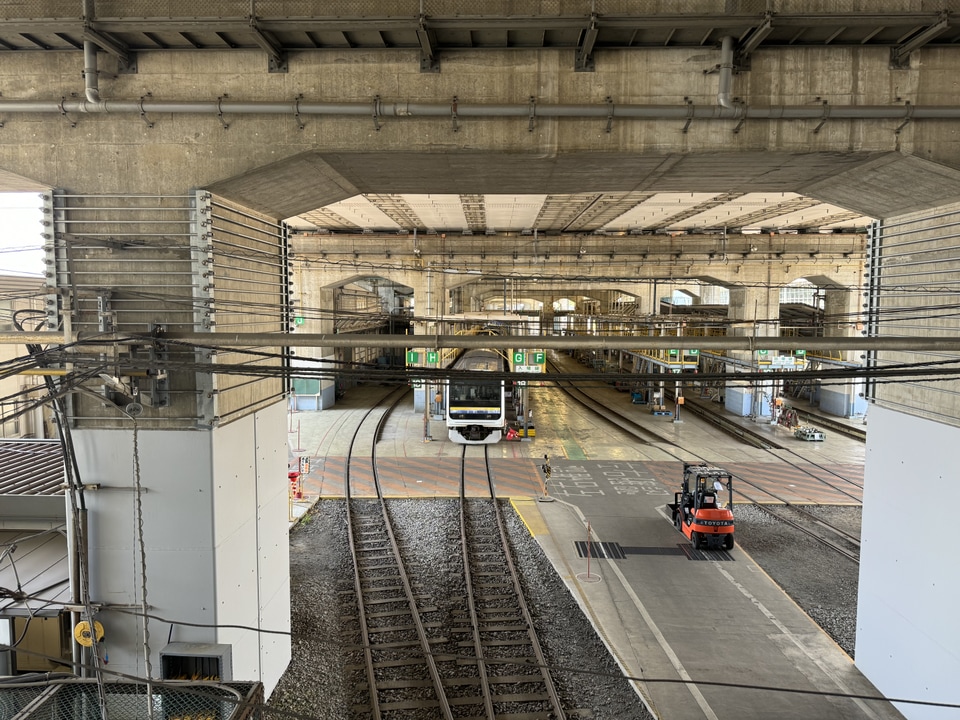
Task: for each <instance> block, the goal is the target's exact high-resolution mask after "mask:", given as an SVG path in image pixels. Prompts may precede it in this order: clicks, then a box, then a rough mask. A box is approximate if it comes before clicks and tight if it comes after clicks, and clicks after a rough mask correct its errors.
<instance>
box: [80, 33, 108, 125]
mask: <svg viewBox="0 0 960 720" xmlns="http://www.w3.org/2000/svg"><path fill="white" fill-rule="evenodd" d="M83 89H84V92H85V94H86V96H87V102H88V103H94V104H96V105H100V104H101V101H100V79H99V74H98V70H97V46H96V45H95V44H94V43H93V42H91V41H90V40H84V41H83ZM87 112H89V111H87ZM101 112H103V111H101Z"/></svg>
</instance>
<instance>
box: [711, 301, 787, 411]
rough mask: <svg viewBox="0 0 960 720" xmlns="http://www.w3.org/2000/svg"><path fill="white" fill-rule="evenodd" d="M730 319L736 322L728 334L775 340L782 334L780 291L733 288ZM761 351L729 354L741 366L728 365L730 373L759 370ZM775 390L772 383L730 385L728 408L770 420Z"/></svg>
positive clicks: (737, 383)
mask: <svg viewBox="0 0 960 720" xmlns="http://www.w3.org/2000/svg"><path fill="white" fill-rule="evenodd" d="M727 317H728V318H730V319H731V320H733V321H735V322H736V324H734V325H732V326H731V327H730V328H729V330H728V332H729V333H730V334H731V335H737V336H750V335H753V336H756V337H776V336H778V335H779V334H780V290H779V288H767V287H735V288H731V289H730V305H729V307H728V308H727ZM757 350H758V352H756V353H749V352H729V353H728V356H729V357H730V358H732V359H734V360H737V361H739V362H738V363H731V364H728V366H727V371H728V372H736V371H737V370H744V369H749V368H751V367H754V368H759V367H761V365H760V364H759V363H761V362H762V360H763V359H764V356H763V354H762V353H760V352H759V351H762V350H764V348H762V347H758V348H757ZM775 393H776V389H775V387H774V384H773V382H772V381H771V382H765V381H764V382H750V383H748V382H739V381H731V382H728V383H727V387H726V391H725V394H724V397H725V407H726V409H727V410H729V411H730V412H733V413H736V414H737V415H743V416H751V417H756V418H757V419H768V418H770V417H771V416H772V412H773V410H772V407H773V401H774V399H775V398H774V394H775Z"/></svg>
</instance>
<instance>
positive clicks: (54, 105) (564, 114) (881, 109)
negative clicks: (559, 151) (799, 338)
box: [0, 77, 960, 120]
mask: <svg viewBox="0 0 960 720" xmlns="http://www.w3.org/2000/svg"><path fill="white" fill-rule="evenodd" d="M88 82H89V77H88ZM827 111H829V117H830V119H831V120H844V119H847V120H884V119H889V120H922V119H943V120H948V119H957V118H960V105H916V106H914V105H909V104H908V105H829V106H823V105H756V106H752V105H745V104H741V103H737V104H733V106H732V107H723V106H720V105H686V104H684V105H616V104H609V103H602V104H595V105H571V104H553V105H551V104H540V103H536V104H514V105H509V104H489V105H485V104H469V103H463V102H458V103H457V104H456V108H455V109H454V108H453V107H452V106H451V105H450V104H449V103H424V102H407V101H397V102H382V101H380V100H375V101H372V102H304V101H249V102H245V101H237V100H228V99H218V100H185V101H175V100H171V101H161V100H157V99H154V98H143V99H138V100H100V101H94V102H90V101H85V100H76V99H73V100H71V99H62V100H60V99H58V100H10V99H8V98H5V97H3V98H0V112H3V113H5V114H13V113H40V114H42V113H48V114H56V115H61V114H63V113H65V112H75V113H87V114H111V115H123V114H130V115H137V116H140V115H141V114H142V113H158V114H173V115H179V114H184V115H204V114H210V115H220V114H223V113H228V114H232V115H290V116H291V117H295V116H297V115H330V116H336V115H339V116H348V117H364V118H370V117H377V118H389V117H395V118H418V117H420V118H428V117H430V118H449V117H451V116H452V115H453V114H454V113H455V114H456V117H458V118H465V117H477V118H524V119H530V117H531V114H533V116H535V117H541V118H598V119H600V118H602V119H607V118H623V119H636V120H686V119H688V118H693V119H697V120H734V119H740V118H748V119H753V120H821V119H824V116H825V112H827Z"/></svg>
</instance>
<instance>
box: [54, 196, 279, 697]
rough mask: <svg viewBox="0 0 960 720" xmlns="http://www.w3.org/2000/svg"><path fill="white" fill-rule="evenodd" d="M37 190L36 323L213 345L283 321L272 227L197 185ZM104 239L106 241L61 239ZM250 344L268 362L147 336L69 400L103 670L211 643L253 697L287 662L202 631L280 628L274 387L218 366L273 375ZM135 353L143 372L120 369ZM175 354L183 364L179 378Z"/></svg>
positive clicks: (270, 641) (275, 360)
mask: <svg viewBox="0 0 960 720" xmlns="http://www.w3.org/2000/svg"><path fill="white" fill-rule="evenodd" d="M130 192H131V193H133V192H134V189H133V188H131V189H130ZM51 197H52V217H53V221H54V225H55V230H56V235H55V237H54V238H53V241H52V242H51V243H50V244H49V246H48V248H47V262H48V263H49V266H50V267H51V268H53V269H55V270H56V272H54V273H51V275H50V281H49V283H50V285H51V288H52V289H55V290H56V295H55V296H54V297H56V298H59V302H60V304H59V305H58V304H57V303H56V302H54V303H51V305H50V306H49V310H48V321H49V322H50V323H51V326H53V327H57V326H59V327H67V326H69V327H71V328H72V329H73V331H75V332H84V331H89V330H91V329H94V330H95V329H97V328H100V329H102V330H104V331H111V330H117V331H121V332H123V331H126V332H149V331H150V330H151V329H152V328H154V327H164V328H167V329H170V330H174V331H176V330H181V329H183V330H189V331H194V332H207V333H209V338H210V340H209V343H207V344H209V345H210V346H211V347H215V346H216V344H217V342H216V334H217V332H218V330H219V331H222V332H231V331H232V330H236V329H240V328H242V330H243V331H247V332H280V331H285V330H287V329H288V327H289V324H290V323H291V322H293V318H292V317H291V315H290V312H289V311H290V304H289V301H288V292H289V289H290V288H289V283H290V277H289V274H288V265H287V250H286V235H285V229H284V228H283V227H282V226H280V225H278V223H276V221H274V220H272V219H271V218H268V217H265V216H263V215H262V214H259V213H256V212H254V211H251V210H248V209H246V208H242V207H239V206H237V205H235V204H232V203H229V202H227V201H226V200H223V199H222V198H218V197H216V196H214V195H212V194H210V193H206V192H203V191H200V192H196V193H190V192H186V191H184V192H180V193H173V194H171V195H168V196H156V195H154V196H149V195H147V196H144V195H136V194H130V195H122V194H111V195H92V194H90V195H85V194H82V193H81V192H77V191H70V192H63V193H60V192H56V193H52V195H51ZM94 211H95V213H96V214H94ZM91 218H96V222H91V220H90V219H91ZM106 235H110V236H117V237H118V241H117V242H116V243H113V242H111V243H102V244H100V243H87V244H86V245H85V246H84V247H83V248H77V246H76V244H73V245H68V243H71V242H73V241H74V239H75V238H76V237H79V236H92V237H97V236H106ZM158 237H163V238H164V243H163V244H162V247H159V246H157V247H159V249H157V250H153V249H151V248H153V247H154V246H156V238H158ZM130 248H136V249H137V251H136V252H132V251H131V249H130ZM68 252H69V253H70V255H69V258H68ZM131 288H132V289H131ZM251 297H252V298H256V300H255V301H253V302H251V301H250V298H251ZM263 306H266V307H271V308H272V311H271V312H270V313H269V314H268V313H262V312H261V311H260V310H259V308H261V307H263ZM185 308H186V309H185ZM258 350H259V351H262V352H264V353H267V354H268V355H269V357H268V356H258V357H257V358H256V359H254V360H251V357H250V356H249V355H245V354H243V353H242V351H239V350H237V351H232V350H231V351H226V350H223V351H217V350H211V349H200V350H196V351H194V350H193V349H191V348H183V347H179V346H174V345H168V344H165V343H162V342H153V341H150V340H145V341H144V342H143V343H141V345H139V346H137V347H135V348H134V347H133V346H132V345H130V346H124V347H117V349H116V350H115V352H114V355H113V356H112V357H111V358H110V359H109V360H110V362H111V365H110V367H111V372H112V373H114V374H116V375H117V376H118V379H119V382H114V383H110V384H104V383H98V382H87V383H85V385H86V389H87V391H88V392H86V393H83V394H78V395H76V396H73V397H72V398H71V400H72V402H71V403H70V405H69V414H70V418H69V419H70V427H71V428H72V433H73V439H74V447H75V451H76V461H77V467H78V469H79V482H80V483H81V484H83V485H86V487H87V489H85V490H84V491H83V497H82V501H83V504H84V505H85V507H86V510H87V521H88V522H87V527H88V531H87V543H86V545H87V547H88V560H87V563H88V564H87V570H88V572H87V576H88V578H89V589H90V600H91V601H92V603H93V604H94V605H103V606H104V609H102V610H100V611H99V613H98V614H97V616H96V620H97V621H99V622H100V623H102V624H103V625H104V627H105V628H106V633H107V637H108V638H109V653H110V666H109V667H110V669H111V670H114V671H118V672H121V673H128V674H130V675H134V676H139V677H144V676H147V675H150V676H151V677H153V678H160V677H161V672H162V668H161V664H160V652H161V651H162V650H163V649H164V647H165V646H166V645H167V642H168V640H169V641H171V642H186V643H214V644H222V645H225V646H227V649H228V650H229V653H230V656H231V663H232V672H231V674H230V678H224V679H232V680H259V681H262V682H263V683H264V685H265V688H266V692H267V694H268V695H269V693H270V692H271V691H272V690H273V688H274V686H275V685H276V684H277V682H278V681H279V679H280V677H281V675H282V673H283V672H284V670H285V669H286V666H287V663H288V662H289V659H290V652H291V650H290V638H289V636H284V635H276V634H271V635H266V634H261V633H258V632H256V631H250V630H238V629H227V628H221V629H218V628H217V627H216V626H226V625H234V626H241V625H242V626H248V627H252V628H257V627H265V628H270V629H272V630H280V631H284V630H289V628H290V587H289V572H288V567H289V541H288V537H287V527H288V505H287V503H288V496H287V494H288V485H289V483H288V481H287V477H286V471H287V461H288V454H289V450H288V444H287V417H286V410H287V406H286V398H285V392H284V385H283V381H282V380H280V379H267V380H255V381H251V380H250V378H249V377H241V376H239V375H234V374H230V373H229V372H226V371H227V369H228V367H227V366H229V365H232V364H234V363H241V362H245V363H247V364H252V363H257V364H260V365H261V366H271V367H282V366H283V364H284V362H285V358H284V355H283V354H282V352H281V351H280V349H279V348H258ZM99 352H102V351H99ZM134 352H136V356H137V358H149V362H150V363H151V365H154V366H155V367H154V369H155V370H157V371H158V372H159V374H156V375H151V376H150V377H149V378H147V379H137V378H136V377H134V376H125V375H124V366H125V365H126V366H127V367H129V364H130V363H131V362H132V361H133V353H134ZM182 362H189V363H191V365H192V364H193V363H198V365H197V367H196V368H195V369H191V370H189V371H184V370H179V369H177V366H178V365H179V364H180V363H182ZM218 366H220V367H221V368H222V369H223V370H224V372H215V370H216V369H218ZM98 395H99V396H100V397H97V396H98ZM93 488H96V489H95V490H94V489H93ZM77 494H79V492H78V493H77ZM75 500H76V502H77V504H78V505H79V504H80V498H79V497H76V498H75ZM71 505H72V503H70V502H68V508H70V507H71ZM141 555H143V556H145V560H144V562H143V565H141ZM131 568H133V572H131ZM142 568H143V569H142ZM72 582H74V583H77V582H78V578H77V577H74V578H72ZM147 608H149V609H147ZM120 609H124V610H127V611H132V612H133V613H137V612H138V611H140V610H145V611H146V612H149V613H150V614H151V615H156V616H160V617H165V618H173V619H175V620H176V621H177V622H176V623H167V622H162V621H159V620H149V621H148V620H147V619H145V618H144V617H142V615H140V616H138V615H137V614H131V613H130V612H120ZM191 623H194V624H199V625H205V626H209V627H191V626H190V624H191ZM147 631H149V654H148V658H149V665H150V667H149V668H148V667H147V665H148V658H147V657H145V652H144V644H145V640H146V635H147ZM148 670H149V672H148Z"/></svg>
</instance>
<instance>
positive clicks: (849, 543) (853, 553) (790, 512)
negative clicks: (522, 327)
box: [558, 383, 862, 564]
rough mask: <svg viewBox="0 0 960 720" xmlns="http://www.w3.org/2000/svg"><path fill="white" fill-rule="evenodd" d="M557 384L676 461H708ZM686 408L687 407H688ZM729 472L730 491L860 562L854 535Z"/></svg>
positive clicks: (853, 497)
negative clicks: (760, 496)
mask: <svg viewBox="0 0 960 720" xmlns="http://www.w3.org/2000/svg"><path fill="white" fill-rule="evenodd" d="M558 387H559V388H560V389H562V390H563V391H564V392H566V393H567V394H568V395H569V396H570V397H572V398H573V399H574V400H576V401H577V402H578V403H580V404H581V405H583V406H584V407H586V408H587V409H589V410H590V411H592V412H595V413H597V414H599V415H600V416H601V417H603V418H605V419H607V420H608V421H609V422H611V423H613V424H614V425H615V426H617V427H618V428H620V429H622V430H624V431H625V432H627V433H629V434H631V435H633V436H634V437H637V438H638V439H641V440H643V441H644V442H648V443H649V442H650V441H651V439H655V440H656V441H658V442H660V443H663V444H666V445H670V446H673V447H674V448H676V450H677V453H679V454H675V455H674V456H675V457H676V458H677V460H680V461H683V460H689V459H690V458H691V457H695V458H698V459H700V460H703V461H705V462H709V460H708V459H707V458H705V457H703V456H701V455H698V454H697V453H696V452H691V451H689V450H687V449H685V448H683V447H681V446H680V445H678V444H677V443H676V442H675V441H673V440H672V439H670V438H667V437H662V436H660V435H658V434H657V433H655V432H653V431H652V430H649V429H647V428H643V427H641V426H639V425H638V424H637V423H636V422H635V421H634V420H633V419H632V418H630V417H629V416H628V415H626V414H623V413H620V412H619V411H618V410H616V409H615V408H610V407H608V406H606V405H603V404H602V403H601V402H599V401H597V400H594V399H593V398H591V397H590V396H588V395H587V394H586V393H584V392H583V391H581V390H579V389H577V388H575V387H573V386H571V385H570V384H569V383H558ZM685 406H687V405H685ZM687 407H688V409H689V406H687ZM698 414H699V413H698ZM728 424H731V425H732V423H728ZM747 435H754V434H753V433H751V432H749V431H747ZM757 437H759V436H757ZM750 444H753V443H750ZM773 445H775V444H774V443H769V444H767V446H766V447H764V448H763V449H765V450H767V451H771V452H772V450H773V447H772V446H773ZM756 446H757V447H759V445H756ZM776 447H778V448H780V449H783V450H786V448H782V446H779V445H778V446H776ZM667 452H670V451H669V450H667ZM788 452H792V451H788ZM772 454H773V455H774V457H776V458H777V459H778V460H780V461H781V462H785V463H787V464H789V465H791V466H792V467H794V468H796V469H797V471H798V472H801V473H804V474H806V475H809V476H810V477H812V478H814V479H815V480H817V481H818V482H820V483H823V484H824V485H827V486H828V487H830V488H831V489H832V490H833V491H835V492H837V493H838V494H840V495H844V496H845V497H846V498H848V499H850V500H853V501H854V502H858V503H859V502H860V498H859V497H857V496H856V495H853V494H851V493H849V492H847V491H846V490H844V489H843V488H842V487H838V486H837V485H836V484H833V483H831V482H828V481H826V480H824V479H823V478H821V477H819V476H818V475H815V474H814V473H811V472H809V471H807V470H805V469H804V468H802V467H800V466H798V465H796V464H795V463H792V462H790V461H789V460H786V459H784V458H782V457H780V456H779V455H776V454H775V453H772ZM818 467H819V466H818ZM820 469H822V470H825V469H824V468H820ZM825 471H826V470H825ZM826 472H830V474H832V475H835V476H836V477H838V478H840V476H838V475H837V474H836V473H833V472H832V471H826ZM731 474H732V475H733V477H734V478H736V480H737V486H736V487H735V490H734V492H735V493H736V494H737V495H739V496H740V497H741V498H743V499H744V500H746V501H747V502H749V503H751V504H752V505H754V506H756V507H757V508H758V509H759V510H760V511H761V512H763V513H765V514H766V515H769V516H771V517H773V518H776V519H777V520H778V521H780V522H783V523H785V524H787V525H790V526H791V527H793V528H795V529H796V530H798V531H800V532H802V533H804V534H805V535H807V536H809V537H811V538H813V539H814V540H816V541H817V542H819V543H820V544H822V545H824V546H825V547H827V548H829V549H830V550H832V551H834V552H836V553H838V554H840V555H842V556H843V557H845V558H847V559H848V560H850V561H852V562H854V563H857V564H859V563H860V539H859V538H858V537H855V536H853V535H851V534H850V533H848V532H846V531H845V530H843V529H841V528H839V527H836V526H834V525H832V524H831V523H829V522H827V521H825V520H823V519H822V518H818V517H816V516H815V515H813V514H812V513H810V512H809V511H807V510H805V509H804V508H803V506H800V505H796V504H794V503H791V502H789V501H788V500H786V499H785V498H782V497H780V496H779V495H777V494H776V493H775V492H773V491H771V490H770V489H769V488H762V487H760V486H759V485H757V484H755V483H752V482H750V481H749V480H747V479H746V478H744V477H742V476H740V475H737V474H735V473H731ZM840 479H841V480H843V481H844V482H847V483H850V484H851V485H853V486H855V487H857V488H860V489H861V490H862V485H859V484H857V483H854V482H852V481H850V480H847V479H846V478H840ZM744 485H746V486H749V487H753V488H756V489H757V490H759V491H761V492H763V493H765V494H767V495H769V496H770V497H773V498H774V499H776V500H777V501H778V503H779V504H778V505H770V504H769V503H761V502H760V501H759V500H757V499H756V498H754V497H751V496H750V495H749V494H747V493H745V492H744V491H743V486H744ZM780 508H783V510H784V511H782V512H781V511H780Z"/></svg>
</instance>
